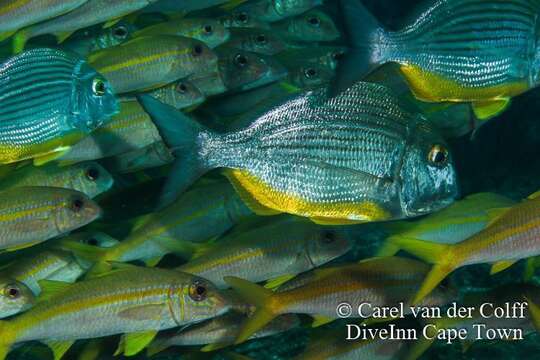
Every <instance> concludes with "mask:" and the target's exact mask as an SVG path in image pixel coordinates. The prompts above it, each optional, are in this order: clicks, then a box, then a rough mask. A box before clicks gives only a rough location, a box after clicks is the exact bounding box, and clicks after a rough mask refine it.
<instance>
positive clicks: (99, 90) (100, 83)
mask: <svg viewBox="0 0 540 360" xmlns="http://www.w3.org/2000/svg"><path fill="white" fill-rule="evenodd" d="M96 92H97V93H98V94H101V93H104V92H105V83H104V82H103V81H98V82H97V83H96Z"/></svg>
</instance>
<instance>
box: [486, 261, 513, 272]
mask: <svg viewBox="0 0 540 360" xmlns="http://www.w3.org/2000/svg"><path fill="white" fill-rule="evenodd" d="M515 263H516V261H515V260H503V261H497V262H496V263H494V264H493V265H492V266H491V270H490V272H489V274H490V275H495V274H497V273H500V272H501V271H504V270H506V269H508V268H509V267H510V266H512V265H514V264H515Z"/></svg>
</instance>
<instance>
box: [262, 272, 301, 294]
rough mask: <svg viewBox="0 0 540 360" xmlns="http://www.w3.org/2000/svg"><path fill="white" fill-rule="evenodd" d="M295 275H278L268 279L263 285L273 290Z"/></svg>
mask: <svg viewBox="0 0 540 360" xmlns="http://www.w3.org/2000/svg"><path fill="white" fill-rule="evenodd" d="M295 277H296V275H290V274H287V275H282V276H278V277H277V278H273V279H270V280H268V281H267V282H266V284H264V287H265V288H267V289H270V290H274V289H277V288H278V287H279V286H281V285H283V284H285V283H286V282H287V281H289V280H291V279H293V278H295Z"/></svg>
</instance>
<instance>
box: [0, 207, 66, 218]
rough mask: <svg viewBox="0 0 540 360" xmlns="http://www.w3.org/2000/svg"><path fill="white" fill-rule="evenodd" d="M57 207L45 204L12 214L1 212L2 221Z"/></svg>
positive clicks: (44, 211) (48, 210)
mask: <svg viewBox="0 0 540 360" xmlns="http://www.w3.org/2000/svg"><path fill="white" fill-rule="evenodd" d="M55 209H56V206H55V205H45V206H41V207H37V208H32V209H27V210H20V211H16V212H13V213H10V214H0V222H8V221H15V220H17V219H20V218H23V217H27V216H31V215H34V214H36V213H46V212H51V211H53V210H55Z"/></svg>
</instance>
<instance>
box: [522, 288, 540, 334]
mask: <svg viewBox="0 0 540 360" xmlns="http://www.w3.org/2000/svg"><path fill="white" fill-rule="evenodd" d="M523 298H524V299H525V301H527V303H528V304H529V314H530V315H531V320H532V323H533V325H534V328H535V329H536V331H540V307H539V306H538V305H536V303H534V302H533V301H531V299H529V297H527V296H523Z"/></svg>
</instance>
